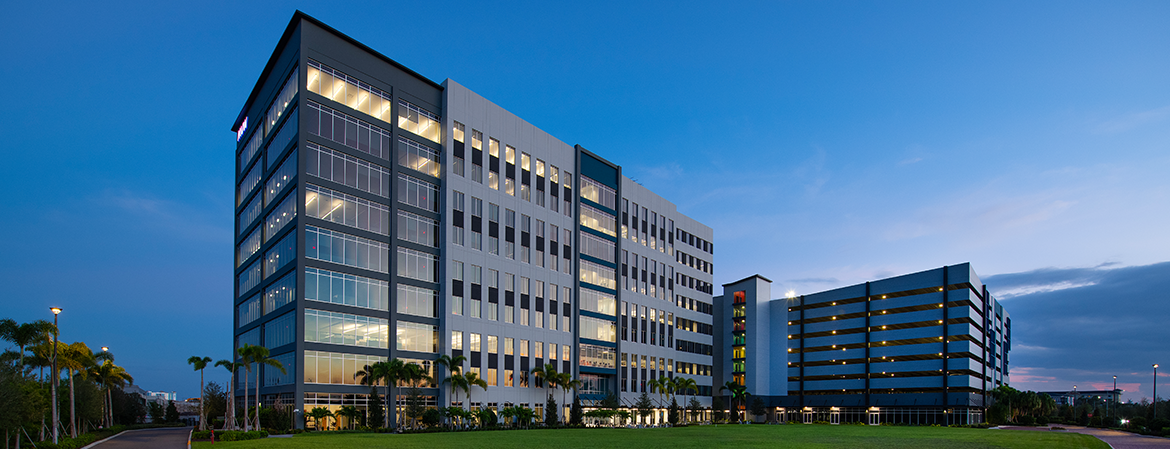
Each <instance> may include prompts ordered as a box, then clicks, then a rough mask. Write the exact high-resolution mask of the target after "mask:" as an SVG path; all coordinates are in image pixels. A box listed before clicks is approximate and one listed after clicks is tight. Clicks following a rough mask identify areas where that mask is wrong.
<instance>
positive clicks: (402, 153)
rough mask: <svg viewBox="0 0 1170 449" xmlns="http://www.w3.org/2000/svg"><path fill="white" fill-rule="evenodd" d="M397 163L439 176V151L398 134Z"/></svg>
mask: <svg viewBox="0 0 1170 449" xmlns="http://www.w3.org/2000/svg"><path fill="white" fill-rule="evenodd" d="M398 165H401V166H403V167H406V168H409V169H412V170H415V171H418V172H422V173H425V174H428V175H431V176H434V177H436V178H437V177H439V170H440V167H439V152H438V151H435V150H432V149H430V148H429V147H427V146H425V145H423V144H420V143H418V142H415V141H413V140H410V139H407V138H406V137H405V136H398Z"/></svg>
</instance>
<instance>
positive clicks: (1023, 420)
mask: <svg viewBox="0 0 1170 449" xmlns="http://www.w3.org/2000/svg"><path fill="white" fill-rule="evenodd" d="M1016 423H1017V424H1019V425H1021V426H1031V425H1035V424H1036V418H1033V417H1031V416H1029V415H1024V416H1021V417H1020V418H1019V419H1017V420H1016Z"/></svg>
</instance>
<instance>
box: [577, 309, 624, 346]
mask: <svg viewBox="0 0 1170 449" xmlns="http://www.w3.org/2000/svg"><path fill="white" fill-rule="evenodd" d="M580 318H581V320H580V323H581V324H580V326H581V327H580V328H578V331H579V332H580V333H581V338H589V339H593V340H600V341H608V342H616V341H617V334H616V330H615V328H616V326H615V324H614V322H613V321H608V320H600V319H597V318H593V317H589V316H584V315H582V316H581V317H580Z"/></svg>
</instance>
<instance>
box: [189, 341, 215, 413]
mask: <svg viewBox="0 0 1170 449" xmlns="http://www.w3.org/2000/svg"><path fill="white" fill-rule="evenodd" d="M187 363H188V364H190V365H193V366H194V368H195V371H199V430H200V431H204V430H207V415H205V414H204V413H203V402H204V399H206V398H205V397H204V396H203V369H204V368H207V364H208V363H211V357H199V356H197V355H193V356H191V357H188V358H187Z"/></svg>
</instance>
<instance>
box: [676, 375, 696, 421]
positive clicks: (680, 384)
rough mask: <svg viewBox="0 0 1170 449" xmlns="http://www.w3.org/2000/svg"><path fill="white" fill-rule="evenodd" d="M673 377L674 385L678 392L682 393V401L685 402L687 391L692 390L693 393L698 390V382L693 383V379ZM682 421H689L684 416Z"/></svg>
mask: <svg viewBox="0 0 1170 449" xmlns="http://www.w3.org/2000/svg"><path fill="white" fill-rule="evenodd" d="M674 379H675V383H674V387H675V389H676V390H677V391H678V392H680V393H682V394H683V403H684V404H686V403H687V391H690V390H694V391H695V393H698V392H699V384H697V383H695V379H691V378H685V377H676V378H674ZM692 399H693V398H692ZM683 421H687V422H689V421H690V420H689V419H687V418H686V417H685V416H684V417H683Z"/></svg>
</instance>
